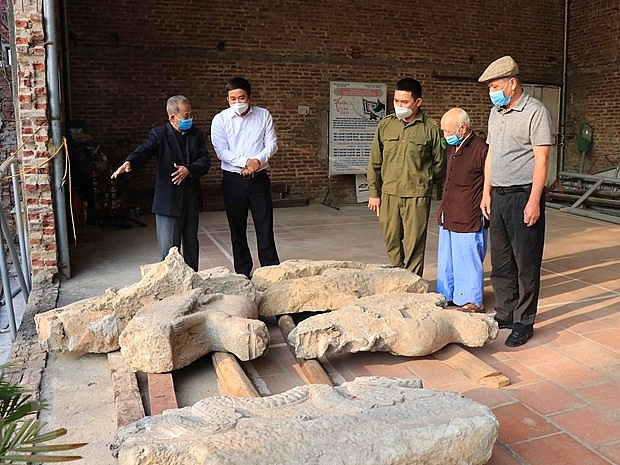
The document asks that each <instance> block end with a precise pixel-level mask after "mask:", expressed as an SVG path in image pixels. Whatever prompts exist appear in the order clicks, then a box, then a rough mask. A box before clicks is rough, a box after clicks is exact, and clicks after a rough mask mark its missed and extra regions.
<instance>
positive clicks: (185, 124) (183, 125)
mask: <svg viewBox="0 0 620 465" xmlns="http://www.w3.org/2000/svg"><path fill="white" fill-rule="evenodd" d="M193 121H194V118H189V119H182V120H181V121H179V129H180V130H181V131H187V130H188V129H189V128H191V127H192V122H193Z"/></svg>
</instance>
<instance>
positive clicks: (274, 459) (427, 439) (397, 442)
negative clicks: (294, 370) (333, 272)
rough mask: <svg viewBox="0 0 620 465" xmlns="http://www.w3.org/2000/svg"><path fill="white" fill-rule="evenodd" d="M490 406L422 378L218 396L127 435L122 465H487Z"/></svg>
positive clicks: (117, 446) (120, 447) (118, 451)
mask: <svg viewBox="0 0 620 465" xmlns="http://www.w3.org/2000/svg"><path fill="white" fill-rule="evenodd" d="M498 429H499V424H498V422H497V419H496V418H495V417H494V416H493V413H492V412H491V410H490V409H489V408H488V407H486V406H484V405H481V404H479V403H477V402H474V401H472V400H470V399H467V398H465V397H463V396H461V395H460V394H457V393H453V392H438V391H432V390H426V389H421V388H420V382H419V381H418V380H405V379H395V378H375V377H368V378H357V379H355V380H354V381H351V382H347V383H344V384H343V385H342V386H338V387H331V386H326V385H319V384H315V385H306V386H298V387H296V388H293V389H291V390H289V391H287V392H285V393H282V394H278V395H274V396H271V397H265V398H245V399H242V398H230V397H211V398H206V399H203V400H201V401H199V402H197V403H196V404H194V405H193V406H191V407H186V408H183V409H176V410H167V411H165V412H164V413H163V414H162V415H158V416H154V417H147V418H144V419H141V420H139V421H137V422H135V423H133V424H131V425H128V426H126V427H123V428H121V429H119V430H118V432H117V436H116V438H115V441H114V443H113V444H112V446H111V449H112V453H113V454H114V455H115V456H117V457H118V463H119V465H138V464H141V465H142V464H150V465H156V464H162V465H163V464H171V463H174V464H175V465H195V464H198V463H205V464H206V463H208V464H210V465H233V464H244V465H264V464H267V463H273V464H314V465H333V464H336V463H338V464H342V465H368V464H373V465H383V464H385V465H388V464H396V463H400V464H416V463H417V464H425V465H465V464H467V465H482V464H485V463H487V461H488V460H489V459H490V457H491V452H492V449H493V445H494V443H495V441H496V439H497V435H498Z"/></svg>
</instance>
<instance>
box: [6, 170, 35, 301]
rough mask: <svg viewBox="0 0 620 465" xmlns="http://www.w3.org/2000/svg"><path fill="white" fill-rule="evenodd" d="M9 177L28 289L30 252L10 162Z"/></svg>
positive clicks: (15, 177) (16, 179)
mask: <svg viewBox="0 0 620 465" xmlns="http://www.w3.org/2000/svg"><path fill="white" fill-rule="evenodd" d="M11 179H12V180H13V199H14V202H15V225H16V226H17V238H18V240H19V252H20V254H21V266H22V273H23V274H24V278H25V280H26V285H27V286H28V291H30V290H31V289H32V288H31V286H32V280H31V278H30V269H31V267H30V254H29V253H28V252H29V248H28V247H27V246H26V244H27V235H26V229H25V225H24V218H23V214H24V211H23V210H22V198H21V195H20V192H21V191H20V190H19V179H18V177H17V168H15V163H11Z"/></svg>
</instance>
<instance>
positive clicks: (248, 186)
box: [222, 171, 280, 278]
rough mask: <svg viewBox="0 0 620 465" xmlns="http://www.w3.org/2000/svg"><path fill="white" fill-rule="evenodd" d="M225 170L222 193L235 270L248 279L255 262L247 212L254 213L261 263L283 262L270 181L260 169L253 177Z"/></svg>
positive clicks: (263, 264)
mask: <svg viewBox="0 0 620 465" xmlns="http://www.w3.org/2000/svg"><path fill="white" fill-rule="evenodd" d="M223 173H224V175H223V177H222V192H223V194H224V207H225V209H226V217H227V218H228V226H229V227H230V241H231V243H232V249H233V259H234V265H235V272H236V273H239V274H244V275H246V276H247V277H248V278H249V277H250V275H251V272H252V266H253V262H252V254H251V253H250V248H249V246H248V238H247V227H248V211H250V212H252V221H253V222H254V229H255V230H256V243H257V245H258V260H259V261H260V264H261V266H269V265H279V264H280V259H279V258H278V252H277V250H276V242H275V239H274V236H273V201H272V199H271V180H270V179H269V175H268V174H267V172H266V171H260V172H258V173H257V174H256V175H255V176H254V177H251V178H244V177H242V176H241V175H239V174H237V173H231V172H229V171H224V172H223Z"/></svg>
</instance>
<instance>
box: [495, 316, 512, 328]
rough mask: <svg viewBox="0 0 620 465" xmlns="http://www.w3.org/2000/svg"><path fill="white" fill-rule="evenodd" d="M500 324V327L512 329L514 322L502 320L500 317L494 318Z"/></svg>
mask: <svg viewBox="0 0 620 465" xmlns="http://www.w3.org/2000/svg"><path fill="white" fill-rule="evenodd" d="M493 319H494V320H495V322H496V323H497V326H499V329H512V323H511V322H510V321H505V320H500V319H499V318H493Z"/></svg>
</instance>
